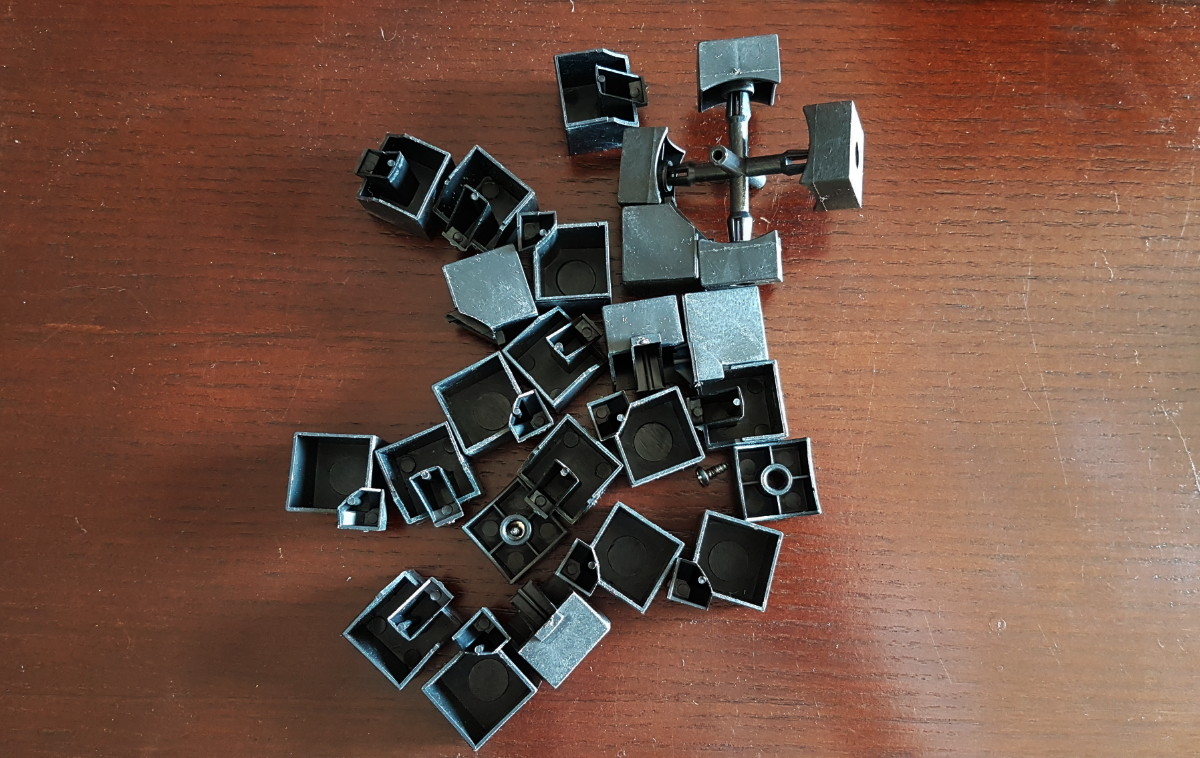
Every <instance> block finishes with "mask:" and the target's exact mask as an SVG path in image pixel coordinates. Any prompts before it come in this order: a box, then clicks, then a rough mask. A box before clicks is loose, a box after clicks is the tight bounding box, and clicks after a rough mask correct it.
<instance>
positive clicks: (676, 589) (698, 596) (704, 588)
mask: <svg viewBox="0 0 1200 758" xmlns="http://www.w3.org/2000/svg"><path fill="white" fill-rule="evenodd" d="M712 598H713V590H712V585H711V584H709V581H708V577H707V576H705V574H704V569H702V568H700V564H698V563H696V562H695V561H689V560H688V559H687V558H684V557H682V556H681V557H679V558H678V559H677V560H676V561H675V569H674V570H673V571H672V572H671V581H670V582H668V583H667V599H668V600H674V601H675V602H676V603H683V604H684V605H690V606H692V607H693V608H699V609H700V610H702V611H707V610H708V606H709V604H711V603H712Z"/></svg>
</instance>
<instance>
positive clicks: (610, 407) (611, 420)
mask: <svg viewBox="0 0 1200 758" xmlns="http://www.w3.org/2000/svg"><path fill="white" fill-rule="evenodd" d="M628 412H629V396H628V395H626V394H625V393H624V392H614V393H613V394H611V395H605V396H604V397H602V398H599V399H597V400H593V401H592V402H590V403H588V415H589V416H591V417H592V428H594V429H595V430H596V439H598V440H600V441H601V442H607V441H608V440H615V439H616V437H617V432H619V431H620V430H621V422H623V421H624V420H625V414H626V413H628Z"/></svg>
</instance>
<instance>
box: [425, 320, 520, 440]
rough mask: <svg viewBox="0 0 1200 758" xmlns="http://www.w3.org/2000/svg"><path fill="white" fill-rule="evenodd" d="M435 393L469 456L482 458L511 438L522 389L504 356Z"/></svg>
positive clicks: (463, 374) (478, 366) (490, 358)
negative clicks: (511, 424)
mask: <svg viewBox="0 0 1200 758" xmlns="http://www.w3.org/2000/svg"><path fill="white" fill-rule="evenodd" d="M534 323H537V322H536V321H535V322H534ZM513 344H514V343H511V342H510V343H509V345H508V347H512V345H513ZM505 349H506V350H507V349H508V348H507V347H506V348H505ZM433 394H434V396H435V397H437V401H438V405H440V406H441V407H442V412H443V413H445V414H446V418H447V419H449V420H450V428H451V429H452V430H453V431H454V437H455V439H456V440H458V444H459V446H460V447H461V448H462V451H463V453H464V454H465V455H467V456H473V455H479V454H480V453H482V452H484V451H485V450H490V449H491V448H493V447H495V446H496V445H498V444H500V443H501V442H503V441H504V439H505V438H506V437H508V436H510V435H511V432H510V430H509V428H508V418H509V414H511V413H512V407H513V403H515V402H516V401H517V395H519V394H521V390H520V389H519V388H518V387H517V380H516V378H515V377H513V373H512V370H511V369H509V367H508V362H507V361H505V360H504V359H503V358H502V357H501V356H500V353H492V354H491V355H489V356H488V357H486V358H484V359H483V360H481V361H478V362H476V363H473V364H471V365H470V366H467V367H466V368H464V369H463V370H462V371H459V372H458V373H456V374H454V375H452V376H449V377H447V378H445V379H443V380H442V381H440V382H438V383H437V384H435V385H433Z"/></svg>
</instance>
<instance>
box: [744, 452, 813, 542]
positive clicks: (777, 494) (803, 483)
mask: <svg viewBox="0 0 1200 758" xmlns="http://www.w3.org/2000/svg"><path fill="white" fill-rule="evenodd" d="M733 463H734V469H735V470H736V471H737V476H738V500H739V502H740V503H741V507H742V516H743V517H745V519H746V520H747V521H775V520H777V519H783V518H792V517H793V516H816V515H819V514H820V513H821V500H820V498H819V497H818V496H817V476H816V471H815V469H814V468H813V461H812V440H810V439H809V438H808V437H802V438H800V439H794V440H784V441H783V442H772V443H768V444H761V445H738V446H737V447H735V448H734V449H733Z"/></svg>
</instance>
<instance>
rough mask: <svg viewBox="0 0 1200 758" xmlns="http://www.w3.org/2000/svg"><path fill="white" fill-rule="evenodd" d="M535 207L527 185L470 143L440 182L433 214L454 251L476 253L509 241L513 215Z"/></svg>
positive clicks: (513, 232) (514, 222)
mask: <svg viewBox="0 0 1200 758" xmlns="http://www.w3.org/2000/svg"><path fill="white" fill-rule="evenodd" d="M536 210H537V197H536V196H535V194H534V192H533V190H532V189H530V188H529V185H527V184H525V182H523V181H521V180H520V179H518V178H517V176H516V174H514V173H512V172H511V171H509V170H508V169H506V168H505V167H504V166H503V165H502V164H501V163H500V162H499V161H497V160H496V159H495V158H493V157H492V156H490V155H488V153H487V151H486V150H484V149H483V148H481V147H480V146H479V145H476V146H475V147H473V148H471V152H469V153H467V157H466V158H464V159H463V162H462V163H460V164H458V166H457V167H456V168H455V169H454V170H453V171H452V172H450V175H449V177H447V179H446V180H445V184H444V185H443V186H442V190H441V192H440V193H439V195H438V202H437V205H436V207H435V208H434V213H435V214H436V215H437V216H438V218H440V219H441V220H442V221H443V222H445V225H446V228H445V230H444V231H443V232H442V236H443V237H445V238H446V239H447V240H449V242H450V244H451V245H452V246H454V248H455V249H457V250H459V251H461V252H464V253H475V252H480V253H482V252H485V251H488V250H491V249H493V248H497V247H501V246H503V245H507V244H509V243H511V242H513V241H515V239H516V236H517V219H518V217H519V216H520V215H521V214H522V213H528V212H530V211H536Z"/></svg>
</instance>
